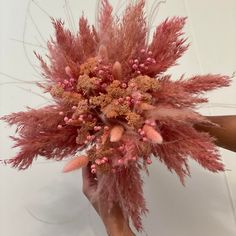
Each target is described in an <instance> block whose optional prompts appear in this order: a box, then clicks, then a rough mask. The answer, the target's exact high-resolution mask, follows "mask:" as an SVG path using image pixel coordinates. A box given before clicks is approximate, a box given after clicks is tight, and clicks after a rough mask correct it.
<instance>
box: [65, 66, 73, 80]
mask: <svg viewBox="0 0 236 236" xmlns="http://www.w3.org/2000/svg"><path fill="white" fill-rule="evenodd" d="M65 72H66V74H67V75H68V76H69V77H73V76H72V71H71V68H70V67H69V66H67V67H65Z"/></svg>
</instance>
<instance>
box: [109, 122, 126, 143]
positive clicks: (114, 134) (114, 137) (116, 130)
mask: <svg viewBox="0 0 236 236" xmlns="http://www.w3.org/2000/svg"><path fill="white" fill-rule="evenodd" d="M123 133H124V127H123V126H121V125H115V126H114V127H113V128H112V129H111V132H110V141H111V142H118V141H120V139H121V137H122V135H123Z"/></svg>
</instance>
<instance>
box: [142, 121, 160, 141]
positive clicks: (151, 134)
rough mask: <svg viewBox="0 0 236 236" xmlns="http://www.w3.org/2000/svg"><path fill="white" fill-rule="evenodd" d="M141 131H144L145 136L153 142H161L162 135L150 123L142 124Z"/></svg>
mask: <svg viewBox="0 0 236 236" xmlns="http://www.w3.org/2000/svg"><path fill="white" fill-rule="evenodd" d="M143 131H144V132H145V134H146V136H147V138H148V139H149V140H151V141H152V142H153V143H157V144H162V142H163V138H162V136H161V135H160V134H159V133H158V132H157V131H156V130H155V129H154V128H153V127H152V126H150V125H144V126H143Z"/></svg>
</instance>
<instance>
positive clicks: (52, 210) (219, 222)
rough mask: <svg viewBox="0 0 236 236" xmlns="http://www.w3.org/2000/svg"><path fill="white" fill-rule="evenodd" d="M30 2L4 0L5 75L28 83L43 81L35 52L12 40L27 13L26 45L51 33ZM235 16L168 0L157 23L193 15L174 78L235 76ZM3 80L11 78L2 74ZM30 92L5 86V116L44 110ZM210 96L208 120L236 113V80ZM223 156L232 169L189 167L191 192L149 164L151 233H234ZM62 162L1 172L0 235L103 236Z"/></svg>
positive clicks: (232, 182)
mask: <svg viewBox="0 0 236 236" xmlns="http://www.w3.org/2000/svg"><path fill="white" fill-rule="evenodd" d="M34 2H36V3H37V2H38V3H39V4H40V6H41V7H42V8H43V10H45V11H47V12H48V14H49V15H51V16H56V17H61V18H65V14H64V11H63V10H64V9H65V8H63V1H62V0H57V1H56V0H53V1H52V0H50V1H46V0H38V1H34ZM69 2H70V4H71V8H72V11H73V15H74V18H75V19H76V20H77V19H78V17H79V16H80V15H81V13H82V10H84V12H85V15H86V16H88V17H89V19H90V20H94V9H95V2H96V1H94V0H87V1H82V0H81V1H80V0H70V1H69ZM112 2H117V1H115V0H113V1H112ZM149 2H150V3H151V2H153V0H152V1H151V0H150V1H149ZM27 4H28V1H27V0H20V1H19V0H0V17H1V19H0V45H1V46H0V72H1V73H6V74H8V75H9V76H14V77H17V78H20V79H23V80H27V81H31V80H38V79H39V78H38V77H37V76H38V75H37V70H38V68H37V67H35V69H32V67H31V66H30V63H29V62H28V60H27V56H26V52H27V53H28V56H29V59H30V61H32V62H31V63H32V65H33V66H35V65H36V61H35V60H34V59H33V56H32V50H33V49H35V47H32V46H31V45H29V44H25V48H26V51H24V49H23V44H22V43H21V42H17V41H16V40H12V39H17V40H20V41H22V40H23V35H24V21H25V16H26V15H28V17H27V21H26V23H27V24H26V28H25V37H24V41H25V42H26V43H33V44H40V42H42V43H43V39H42V38H45V39H47V38H48V35H49V33H50V32H51V28H50V27H49V26H50V24H49V22H50V19H49V18H48V17H47V15H46V14H45V12H43V11H41V10H40V9H39V8H38V7H37V6H36V5H35V4H33V3H31V5H30V7H29V9H30V11H29V12H28V14H27ZM235 12H236V1H235V0H227V1H221V0H206V1H196V0H195V1H194V0H168V1H167V3H166V4H165V5H162V7H161V9H160V11H159V14H158V16H157V18H156V22H160V21H162V20H163V19H164V18H166V17H168V16H174V15H181V16H188V17H189V19H188V22H187V25H186V28H185V31H186V35H188V36H189V41H191V48H190V50H189V51H188V52H187V53H186V55H185V56H184V57H183V58H182V59H181V61H180V65H179V66H178V67H175V68H173V69H172V70H171V72H173V73H175V74H176V76H178V75H180V74H182V73H186V75H192V74H198V73H199V74H203V73H208V72H212V73H225V74H228V75H231V74H232V73H233V72H234V71H236V27H235V26H236V14H235ZM29 13H30V14H31V15H32V17H33V21H34V22H35V25H36V26H37V27H38V28H39V29H38V30H39V31H40V32H41V34H42V37H41V36H40V35H39V33H38V32H37V30H36V29H35V25H34V24H33V23H32V19H31V18H30V16H29ZM36 49H37V48H36ZM39 50H40V48H39ZM35 70H36V71H35ZM2 82H12V80H11V79H10V78H7V77H5V76H4V75H2V74H0V83H2ZM17 86H20V87H22V88H23V89H22V88H19V87H17ZM30 90H32V91H36V92H39V91H38V90H37V89H36V88H35V86H32V85H30V84H26V83H20V84H12V83H11V84H4V85H2V84H1V85H0V115H3V114H8V113H10V112H14V111H19V110H22V109H24V108H25V107H26V106H34V107H39V106H41V105H43V104H45V102H46V101H45V99H43V98H41V97H39V96H37V95H36V94H34V93H32V92H31V91H30ZM209 97H210V105H209V106H204V107H202V109H201V112H202V113H203V114H208V115H213V114H219V115H220V114H236V82H235V81H234V83H233V85H232V87H231V88H227V89H225V90H224V89H223V90H219V91H216V92H213V93H211V94H210V95H209ZM0 128H1V131H0V137H1V146H0V158H9V157H11V156H12V155H14V153H16V150H13V149H11V145H12V143H11V141H10V140H9V139H8V138H7V136H8V135H9V134H13V132H14V129H9V128H8V127H7V126H6V125H3V124H0ZM222 157H223V160H224V162H225V164H226V167H227V169H229V170H230V171H227V172H226V173H221V174H212V173H209V172H208V171H205V170H203V169H202V168H201V167H199V166H198V165H197V164H195V163H193V162H192V163H191V170H192V178H190V179H188V180H187V183H186V187H183V186H181V184H180V183H179V181H178V179H177V177H176V176H175V175H173V174H171V173H170V172H168V171H167V169H166V167H165V166H163V165H162V164H160V163H158V162H156V163H154V164H153V165H152V166H151V168H150V169H151V176H150V177H145V196H146V198H147V201H148V206H149V209H150V214H149V215H148V217H147V218H146V219H145V220H144V223H145V228H146V232H147V234H148V235H150V236H157V235H159V236H180V235H181V236H190V235H191V236H199V235H201V236H233V235H236V217H235V216H236V211H235V206H236V155H235V153H232V152H230V151H225V150H222ZM63 164H64V163H62V162H58V163H56V162H47V161H44V160H43V159H39V160H38V161H37V162H35V163H34V165H33V166H32V168H30V169H29V170H27V171H25V172H18V171H16V170H14V169H11V168H9V167H6V166H0V235H2V236H15V235H18V236H51V235H57V236H64V235H66V236H75V235H83V236H93V235H98V236H102V235H105V231H104V229H103V225H102V224H101V222H100V220H99V218H98V217H97V215H96V213H95V211H94V210H93V209H92V207H90V205H89V203H88V202H87V200H86V199H85V197H84V196H83V194H82V193H81V173H80V171H78V172H75V173H71V174H67V175H63V174H61V169H62V166H63ZM143 235H145V234H143Z"/></svg>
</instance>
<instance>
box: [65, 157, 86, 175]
mask: <svg viewBox="0 0 236 236" xmlns="http://www.w3.org/2000/svg"><path fill="white" fill-rule="evenodd" d="M88 162H89V160H88V157H87V156H79V157H76V158H75V159H73V160H70V161H69V162H68V163H67V164H66V165H65V166H64V168H63V172H64V173H67V172H71V171H73V170H77V169H80V168H82V167H84V166H86V165H87V164H88Z"/></svg>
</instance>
